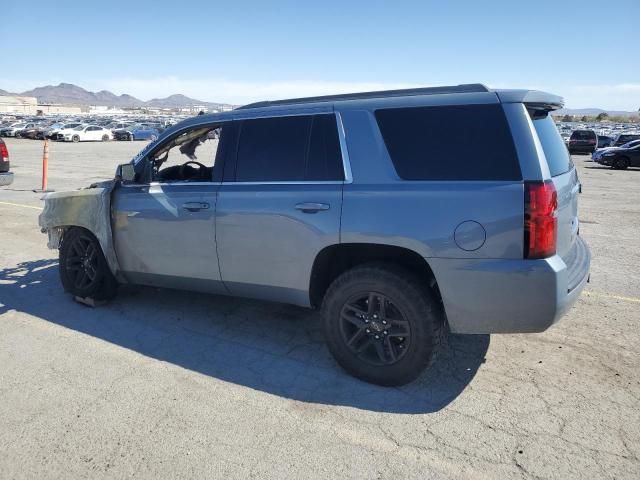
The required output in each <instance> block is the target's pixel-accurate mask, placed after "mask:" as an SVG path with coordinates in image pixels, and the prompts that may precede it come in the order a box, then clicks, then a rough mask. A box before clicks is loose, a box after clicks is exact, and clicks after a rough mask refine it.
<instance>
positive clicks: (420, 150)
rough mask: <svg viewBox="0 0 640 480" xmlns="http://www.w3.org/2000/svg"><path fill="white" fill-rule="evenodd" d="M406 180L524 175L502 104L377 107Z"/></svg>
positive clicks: (385, 135)
mask: <svg viewBox="0 0 640 480" xmlns="http://www.w3.org/2000/svg"><path fill="white" fill-rule="evenodd" d="M375 115H376V119H377V121H378V125H379V127H380V131H381V133H382V137H383V139H384V142H385V144H386V146H387V150H388V152H389V155H390V156H391V160H392V161H393V164H394V166H395V168H396V171H397V172H398V175H399V176H400V177H401V178H403V179H405V180H521V179H522V174H521V172H520V164H519V163H518V157H517V155H516V151H515V147H514V145H513V139H512V138H511V132H510V131H509V127H508V125H507V120H506V118H505V115H504V112H503V110H502V107H501V106H500V105H455V106H438V107H415V108H392V109H384V110H377V111H376V112H375Z"/></svg>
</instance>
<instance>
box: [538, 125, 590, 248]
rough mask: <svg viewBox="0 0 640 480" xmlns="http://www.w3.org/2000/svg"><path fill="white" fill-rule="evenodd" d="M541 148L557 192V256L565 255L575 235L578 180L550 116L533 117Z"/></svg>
mask: <svg viewBox="0 0 640 480" xmlns="http://www.w3.org/2000/svg"><path fill="white" fill-rule="evenodd" d="M533 125H534V127H535V130H536V133H537V134H538V138H539V139H540V143H541V144H542V149H543V150H544V154H545V157H546V159H547V165H548V166H549V173H550V174H551V179H552V181H553V184H554V186H555V188H556V192H557V195H558V209H557V218H558V241H557V244H556V250H557V253H558V255H560V256H561V257H562V258H566V257H567V255H568V253H569V252H570V250H571V247H572V246H573V243H574V242H575V239H576V236H577V234H578V227H579V224H578V193H579V191H580V182H579V180H578V173H577V171H576V168H575V167H574V165H573V163H572V161H571V157H570V156H569V152H568V151H567V148H566V147H565V145H564V142H563V141H562V137H561V136H560V133H559V132H558V129H557V128H556V125H555V123H554V121H553V119H552V118H551V115H549V114H546V115H540V116H534V117H533Z"/></svg>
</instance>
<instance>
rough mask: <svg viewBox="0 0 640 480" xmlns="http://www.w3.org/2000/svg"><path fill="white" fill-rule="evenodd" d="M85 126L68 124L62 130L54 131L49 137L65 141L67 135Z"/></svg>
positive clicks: (76, 123)
mask: <svg viewBox="0 0 640 480" xmlns="http://www.w3.org/2000/svg"><path fill="white" fill-rule="evenodd" d="M84 126H86V125H85V124H84V123H80V122H74V123H66V124H65V125H64V126H63V127H62V128H56V129H55V130H52V131H51V132H50V133H49V134H48V136H49V137H50V138H53V139H54V140H64V136H65V135H66V134H67V133H70V132H72V131H73V129H74V128H78V127H84Z"/></svg>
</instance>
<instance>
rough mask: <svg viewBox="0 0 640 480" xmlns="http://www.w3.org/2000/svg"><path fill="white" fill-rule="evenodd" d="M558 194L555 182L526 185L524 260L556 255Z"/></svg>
mask: <svg viewBox="0 0 640 480" xmlns="http://www.w3.org/2000/svg"><path fill="white" fill-rule="evenodd" d="M557 208H558V194H557V193H556V188H555V187H554V186H553V182H551V181H546V182H525V184H524V258H531V259H534V258H546V257H550V256H552V255H554V254H555V253H556V240H557V237H558V219H557V218H556V210H557Z"/></svg>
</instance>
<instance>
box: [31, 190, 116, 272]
mask: <svg viewBox="0 0 640 480" xmlns="http://www.w3.org/2000/svg"><path fill="white" fill-rule="evenodd" d="M113 185H114V183H113V182H105V183H104V184H102V185H101V186H96V187H95V188H88V189H84V190H76V191H71V192H54V193H49V194H47V195H46V196H45V197H44V201H45V203H44V209H43V211H42V213H41V214H40V216H39V217H38V224H39V225H40V228H41V231H42V232H43V233H47V234H48V235H49V243H48V246H49V248H52V249H57V248H59V247H60V244H61V241H62V240H63V238H64V234H65V233H66V232H67V231H68V230H69V229H70V228H74V227H79V228H83V229H85V230H87V231H88V232H90V233H91V234H92V235H93V236H94V237H96V239H97V240H98V243H99V244H100V248H101V249H102V253H103V254H104V256H105V259H106V261H107V265H108V266H109V269H110V270H111V273H112V274H113V275H117V272H118V271H119V270H120V268H119V264H118V260H117V257H116V252H115V246H114V243H113V235H112V230H111V191H112V189H113Z"/></svg>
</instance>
